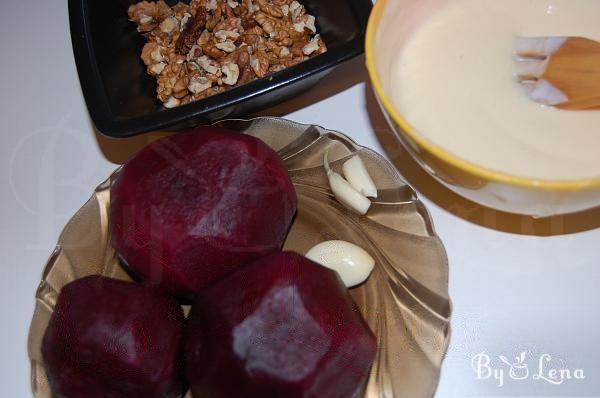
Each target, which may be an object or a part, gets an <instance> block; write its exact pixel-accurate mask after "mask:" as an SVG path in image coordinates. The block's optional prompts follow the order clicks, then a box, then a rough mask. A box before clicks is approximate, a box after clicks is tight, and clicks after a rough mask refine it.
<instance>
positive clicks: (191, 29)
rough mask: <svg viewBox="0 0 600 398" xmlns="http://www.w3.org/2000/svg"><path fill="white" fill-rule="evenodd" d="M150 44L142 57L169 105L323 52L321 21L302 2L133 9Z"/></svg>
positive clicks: (256, 0) (145, 4) (208, 0)
mask: <svg viewBox="0 0 600 398" xmlns="http://www.w3.org/2000/svg"><path fill="white" fill-rule="evenodd" d="M128 16H129V19H130V21H132V22H134V23H135V24H136V25H137V29H138V31H139V32H140V33H141V34H143V35H144V36H145V37H146V39H147V42H146V44H145V45H144V47H143V49H142V53H141V59H142V61H143V62H144V64H145V65H146V68H147V72H148V74H149V75H151V76H155V77H156V81H157V84H158V86H157V89H156V92H157V98H158V99H159V100H160V101H161V102H162V103H163V105H164V106H165V107H167V108H172V107H175V106H179V105H183V104H187V103H190V102H192V101H195V100H199V99H202V98H206V97H208V96H211V95H214V94H218V93H221V92H223V91H225V90H228V89H230V88H234V87H238V86H240V85H242V84H245V83H248V82H250V81H252V80H256V79H259V78H262V77H264V76H267V75H269V74H271V73H275V72H279V71H281V70H283V69H285V68H288V67H291V66H293V65H296V64H298V63H300V62H302V61H305V60H307V59H309V58H311V57H315V56H317V55H319V54H323V53H324V52H326V51H327V46H326V44H325V42H324V41H323V38H322V37H321V35H319V34H318V33H317V25H316V21H315V17H314V16H312V15H310V14H308V13H307V10H306V9H305V7H304V6H303V5H302V4H301V3H299V2H298V1H296V0H191V1H190V2H189V4H185V3H182V2H179V3H177V4H175V5H174V6H172V7H169V6H168V5H167V4H166V3H165V2H164V1H163V0H159V1H141V2H139V3H136V4H133V5H131V6H130V7H129V9H128Z"/></svg>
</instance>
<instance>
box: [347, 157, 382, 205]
mask: <svg viewBox="0 0 600 398" xmlns="http://www.w3.org/2000/svg"><path fill="white" fill-rule="evenodd" d="M342 171H343V173H344V177H346V180H347V181H348V182H349V183H350V185H352V188H354V189H356V190H357V191H358V192H360V193H361V194H363V195H364V196H367V197H371V198H376V197H377V187H376V186H375V183H374V182H373V179H372V178H371V175H370V174H369V172H368V171H367V168H366V167H365V164H364V163H363V161H362V159H361V158H360V157H359V156H353V157H351V158H350V159H348V160H347V161H346V162H344V164H343V165H342Z"/></svg>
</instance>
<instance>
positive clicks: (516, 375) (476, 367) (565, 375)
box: [471, 351, 585, 387]
mask: <svg viewBox="0 0 600 398" xmlns="http://www.w3.org/2000/svg"><path fill="white" fill-rule="evenodd" d="M555 362H556V361H553V359H552V356H551V355H550V354H542V355H540V356H539V358H528V353H527V351H523V352H521V354H520V355H518V356H516V357H515V360H514V361H510V360H508V358H507V357H505V356H504V355H498V356H497V360H493V359H492V357H491V356H490V355H488V354H487V353H485V352H482V353H479V354H477V355H475V356H474V357H473V359H472V360H471V367H472V368H473V371H474V372H475V375H476V379H477V380H496V381H497V382H498V387H503V386H504V384H505V382H506V380H507V379H510V380H517V381H519V380H536V381H541V382H546V383H550V384H554V385H561V384H563V383H564V382H565V381H568V380H584V379H585V374H584V372H583V369H568V368H566V367H565V366H557V365H556V364H555Z"/></svg>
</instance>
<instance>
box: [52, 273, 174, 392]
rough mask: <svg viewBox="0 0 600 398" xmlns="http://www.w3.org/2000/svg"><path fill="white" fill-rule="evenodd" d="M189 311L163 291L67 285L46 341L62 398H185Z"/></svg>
mask: <svg viewBox="0 0 600 398" xmlns="http://www.w3.org/2000/svg"><path fill="white" fill-rule="evenodd" d="M183 324H184V317H183V311H182V310H181V307H180V306H179V305H178V303H177V302H176V300H175V299H173V298H170V297H167V296H166V295H165V294H164V292H162V291H161V290H159V289H157V288H153V287H147V286H142V285H138V284H134V283H129V282H123V281H118V280H116V279H110V278H104V277H100V276H89V277H86V278H83V279H79V280H76V281H74V282H72V283H70V284H68V285H66V286H65V287H64V288H63V289H62V291H61V293H60V295H59V297H58V302H57V303H56V308H55V309H54V314H53V315H52V318H51V319H50V323H49V324H48V329H47V330H46V333H45V335H44V340H43V343H42V354H43V357H44V364H45V367H46V373H47V375H48V379H49V380H50V386H51V388H52V391H53V396H54V397H55V398H108V397H110V398H139V397H144V398H178V397H179V396H180V395H181V394H182V393H183V392H184V381H183V358H182V355H183V354H182V352H181V350H182V344H183V337H182V336H183Z"/></svg>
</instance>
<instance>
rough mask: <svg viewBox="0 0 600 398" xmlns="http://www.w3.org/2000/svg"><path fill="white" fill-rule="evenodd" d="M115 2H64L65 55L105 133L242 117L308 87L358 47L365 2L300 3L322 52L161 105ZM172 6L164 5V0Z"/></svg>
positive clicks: (136, 38)
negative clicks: (69, 53) (68, 46)
mask: <svg viewBox="0 0 600 398" xmlns="http://www.w3.org/2000/svg"><path fill="white" fill-rule="evenodd" d="M129 2H133V1H119V0H106V1H100V0H69V21H70V28H71V39H72V43H73V52H74V56H75V62H76V64H77V70H78V73H79V80H80V83H81V87H82V91H83V95H84V97H85V101H86V103H87V107H88V111H89V113H90V116H91V118H92V120H93V122H94V123H95V125H96V127H97V129H98V130H99V131H100V132H101V133H102V134H104V135H107V136H111V137H128V136H133V135H136V134H140V133H144V132H147V131H156V130H177V129H182V128H186V127H191V126H195V125H198V124H204V123H210V122H214V121H217V120H220V119H224V118H237V117H243V116H248V115H249V114H251V113H253V112H256V111H258V110H261V109H264V108H266V107H268V106H270V105H273V104H276V103H279V102H282V101H283V100H285V99H287V98H290V97H292V96H294V95H297V94H298V93H300V92H302V91H303V90H306V89H308V88H310V87H311V86H313V85H314V84H316V83H317V82H318V81H319V80H320V79H321V78H323V77H324V76H325V75H326V74H327V73H329V72H330V71H331V70H332V69H333V68H334V67H335V66H337V65H338V64H340V63H342V62H344V61H347V60H349V59H351V58H353V57H355V56H357V55H360V54H361V53H362V52H363V51H364V34H365V30H366V25H367V20H368V17H369V13H370V11H371V8H372V1H371V0H303V1H302V4H304V5H305V6H306V8H307V10H308V11H309V12H310V13H311V14H312V15H314V16H315V17H316V22H317V29H318V31H319V32H320V33H321V35H322V37H323V39H324V41H325V42H326V43H327V46H328V51H327V52H326V53H324V54H321V55H319V56H317V57H314V58H311V59H309V60H307V61H304V62H301V63H300V64H297V65H295V66H292V67H290V68H287V69H284V70H282V71H280V72H276V73H273V74H271V75H268V76H266V77H264V78H262V79H258V80H255V81H253V82H250V83H247V84H244V85H241V86H239V87H236V88H234V89H231V90H229V91H225V92H224V93H221V94H217V95H213V96H211V97H208V98H205V99H202V100H199V101H196V102H192V103H190V104H187V105H183V106H180V107H177V108H172V109H167V108H165V107H163V105H162V103H161V102H160V101H159V100H158V99H157V98H156V92H155V91H156V81H155V79H154V78H153V77H152V76H149V75H148V74H147V73H146V67H145V65H144V63H143V62H142V60H141V59H140V54H141V49H142V47H143V45H144V43H145V38H144V37H143V36H142V35H141V34H140V33H138V31H137V30H136V26H135V24H134V23H132V22H130V21H129V20H128V18H127V3H129ZM168 3H172V2H168Z"/></svg>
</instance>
